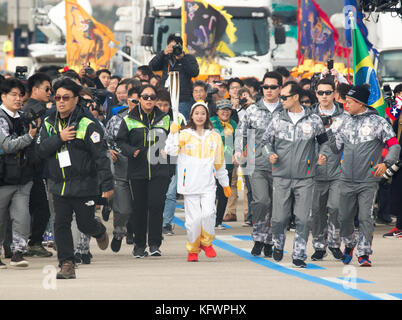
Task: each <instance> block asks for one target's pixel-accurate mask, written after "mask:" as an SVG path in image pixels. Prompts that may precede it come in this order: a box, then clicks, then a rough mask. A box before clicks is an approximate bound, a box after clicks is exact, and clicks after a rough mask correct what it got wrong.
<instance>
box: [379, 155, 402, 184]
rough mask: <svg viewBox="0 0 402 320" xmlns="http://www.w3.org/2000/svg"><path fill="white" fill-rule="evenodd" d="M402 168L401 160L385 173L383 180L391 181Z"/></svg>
mask: <svg viewBox="0 0 402 320" xmlns="http://www.w3.org/2000/svg"><path fill="white" fill-rule="evenodd" d="M401 166H402V160H399V161H398V162H396V163H394V164H393V165H390V166H389V167H388V168H387V170H385V173H384V174H383V176H382V177H383V179H384V180H389V179H391V178H392V176H393V175H394V174H395V173H397V172H398V170H399V169H400V168H401Z"/></svg>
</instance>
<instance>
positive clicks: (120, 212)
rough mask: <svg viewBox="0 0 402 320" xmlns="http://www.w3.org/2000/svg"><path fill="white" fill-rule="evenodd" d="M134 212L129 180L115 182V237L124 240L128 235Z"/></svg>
mask: <svg viewBox="0 0 402 320" xmlns="http://www.w3.org/2000/svg"><path fill="white" fill-rule="evenodd" d="M132 211H133V200H132V198H131V191H130V184H129V182H128V180H117V179H116V180H115V181H114V195H113V236H115V237H116V238H120V239H121V238H123V237H124V236H125V235H126V234H127V227H126V225H127V222H128V220H129V218H130V214H131V212H132Z"/></svg>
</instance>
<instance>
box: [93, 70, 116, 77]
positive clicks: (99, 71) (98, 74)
mask: <svg viewBox="0 0 402 320" xmlns="http://www.w3.org/2000/svg"><path fill="white" fill-rule="evenodd" d="M101 73H107V74H108V75H109V76H112V73H111V72H110V71H109V70H108V69H100V70H98V71H96V76H97V77H98V78H99V76H100V75H101Z"/></svg>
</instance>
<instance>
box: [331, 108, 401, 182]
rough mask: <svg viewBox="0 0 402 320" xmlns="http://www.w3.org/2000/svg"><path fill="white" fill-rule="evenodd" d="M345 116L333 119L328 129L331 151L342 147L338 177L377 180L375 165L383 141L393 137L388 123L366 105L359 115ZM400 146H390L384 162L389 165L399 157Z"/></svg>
mask: <svg viewBox="0 0 402 320" xmlns="http://www.w3.org/2000/svg"><path fill="white" fill-rule="evenodd" d="M342 117H344V119H342V121H339V122H334V123H333V124H332V126H331V129H330V130H328V132H327V134H328V139H329V145H330V147H331V149H332V150H333V152H338V153H340V152H342V151H343V161H342V173H341V177H340V179H341V180H343V181H349V182H358V183H361V182H378V181H379V180H380V178H377V177H375V176H374V173H375V169H374V167H375V165H376V164H378V163H381V162H382V160H381V156H382V149H383V148H384V146H385V143H386V142H387V141H388V140H389V139H391V138H393V137H395V132H394V130H393V129H392V127H391V125H390V124H389V123H388V122H387V121H386V120H385V119H384V118H382V117H380V116H379V115H378V114H377V113H376V111H375V110H371V109H369V108H368V109H367V111H366V112H364V113H361V114H358V115H353V116H351V115H349V114H348V113H344V114H343V116H342ZM400 149H401V147H400V146H399V145H398V144H395V145H393V146H391V147H390V148H389V151H388V154H387V156H386V158H385V160H384V162H385V163H386V164H387V166H388V165H390V164H393V163H395V162H396V161H397V160H398V159H399V153H400Z"/></svg>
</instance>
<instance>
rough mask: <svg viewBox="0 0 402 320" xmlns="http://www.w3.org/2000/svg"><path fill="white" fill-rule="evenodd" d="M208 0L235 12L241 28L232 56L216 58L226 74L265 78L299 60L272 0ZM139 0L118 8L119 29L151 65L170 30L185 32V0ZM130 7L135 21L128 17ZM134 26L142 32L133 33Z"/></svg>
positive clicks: (233, 19)
mask: <svg viewBox="0 0 402 320" xmlns="http://www.w3.org/2000/svg"><path fill="white" fill-rule="evenodd" d="M207 2H209V3H213V4H214V5H217V6H223V7H224V10H226V11H227V12H228V13H229V14H230V15H232V21H233V23H234V25H235V27H236V29H237V31H236V37H237V41H236V42H234V43H233V44H229V45H228V46H229V48H230V49H231V50H232V51H233V52H234V53H235V56H234V57H229V56H227V55H225V54H221V53H220V54H217V55H216V56H215V61H216V63H218V64H219V65H221V66H222V69H221V76H222V78H224V79H227V78H231V77H242V78H243V77H257V78H258V79H262V78H263V75H264V74H265V73H266V72H267V71H271V70H273V68H274V66H275V65H285V66H289V67H290V66H292V65H295V64H296V63H297V61H296V50H297V43H296V44H295V43H292V45H291V46H290V47H289V46H288V47H287V48H286V47H285V46H286V44H285V42H286V36H285V28H284V27H283V26H281V25H278V26H273V21H272V19H271V17H272V0H237V1H231V0H207ZM135 3H136V5H135V6H132V7H131V8H130V7H127V8H126V10H125V9H122V8H121V10H120V11H119V12H118V16H119V18H120V20H119V21H118V22H117V23H116V25H115V29H114V32H115V34H116V33H120V34H121V36H123V35H124V34H125V35H126V38H127V37H129V38H131V40H132V41H133V43H134V44H135V45H133V46H132V50H133V51H134V52H131V53H132V56H133V57H135V58H136V59H137V60H138V61H140V62H141V63H142V64H148V63H149V61H150V60H151V59H152V57H153V56H154V55H155V54H156V53H157V52H159V51H161V50H163V49H164V48H165V46H166V41H167V37H168V36H169V34H171V33H176V34H181V6H182V0H140V1H136V2H135ZM130 9H131V10H130ZM130 11H131V22H132V23H131V25H130V23H129V22H128V19H127V17H128V16H130ZM119 14H120V15H119ZM129 28H131V29H129ZM131 30H136V31H135V33H132V32H131ZM138 30H141V31H143V32H142V34H139V33H138ZM130 33H131V34H130ZM225 37H226V36H224V39H223V40H225ZM120 40H122V39H121V38H120ZM226 40H227V39H226ZM226 42H227V43H229V42H228V41H226ZM286 49H287V50H286ZM276 52H280V54H276ZM285 52H286V53H287V54H288V57H286V56H285V55H286V53H285ZM281 59H283V60H281ZM289 61H291V62H290V63H289ZM289 64H290V65H289Z"/></svg>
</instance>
